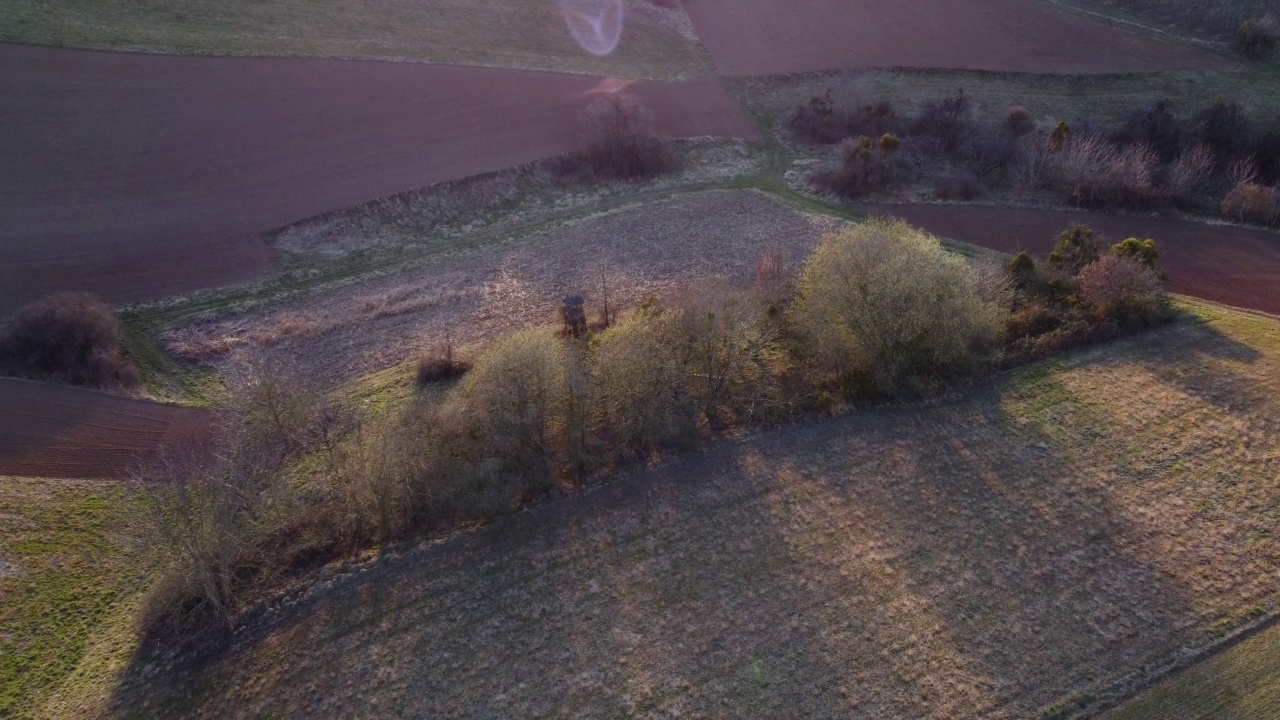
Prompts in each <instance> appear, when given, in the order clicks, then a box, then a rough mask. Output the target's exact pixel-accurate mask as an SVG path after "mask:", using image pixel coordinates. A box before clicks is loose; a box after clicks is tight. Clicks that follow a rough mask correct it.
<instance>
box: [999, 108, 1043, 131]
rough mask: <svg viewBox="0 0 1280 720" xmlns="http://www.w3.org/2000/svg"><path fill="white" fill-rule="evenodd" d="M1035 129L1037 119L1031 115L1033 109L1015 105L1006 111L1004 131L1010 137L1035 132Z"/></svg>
mask: <svg viewBox="0 0 1280 720" xmlns="http://www.w3.org/2000/svg"><path fill="white" fill-rule="evenodd" d="M1035 129H1036V121H1035V118H1034V117H1032V116H1031V111H1030V110H1028V109H1026V108H1024V107H1022V106H1021V105H1014V106H1013V107H1011V108H1009V110H1008V111H1007V112H1006V113H1005V116H1004V131H1005V133H1006V134H1008V135H1009V136H1010V137H1013V138H1020V137H1022V136H1023V135H1027V134H1028V133H1031V132H1034V131H1035Z"/></svg>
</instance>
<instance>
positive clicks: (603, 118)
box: [582, 94, 673, 179]
mask: <svg viewBox="0 0 1280 720" xmlns="http://www.w3.org/2000/svg"><path fill="white" fill-rule="evenodd" d="M583 129H584V134H585V136H586V148H585V149H584V150H583V152H582V158H583V160H584V162H585V164H586V166H587V167H588V168H589V169H590V170H591V172H593V173H594V174H595V175H597V176H599V177H609V178H622V179H634V178H646V177H652V176H654V175H660V174H662V173H664V172H667V171H668V170H670V169H671V168H672V165H673V159H672V153H671V150H670V148H669V147H668V143H667V141H666V140H665V139H664V138H663V137H661V136H660V135H659V134H658V132H657V130H656V129H655V126H654V121H653V113H652V112H651V111H650V110H649V109H648V108H646V107H645V106H644V105H643V104H642V103H641V102H640V100H639V98H637V97H635V96H634V95H626V94H617V95H603V96H601V97H599V98H597V99H596V100H594V101H592V102H591V104H590V105H588V106H587V109H586V112H585V113H584V116H583Z"/></svg>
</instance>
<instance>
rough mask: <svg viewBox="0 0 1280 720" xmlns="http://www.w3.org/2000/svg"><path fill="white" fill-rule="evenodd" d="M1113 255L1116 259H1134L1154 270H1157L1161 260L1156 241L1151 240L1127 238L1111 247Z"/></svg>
mask: <svg viewBox="0 0 1280 720" xmlns="http://www.w3.org/2000/svg"><path fill="white" fill-rule="evenodd" d="M1111 254H1112V255H1114V256H1115V257H1122V258H1132V259H1134V260H1137V261H1138V262H1140V263H1142V264H1143V265H1146V266H1147V267H1149V268H1151V269H1152V270H1155V269H1156V263H1157V262H1158V261H1159V260H1160V250H1159V249H1157V248H1156V241H1155V240H1151V239H1147V240H1141V239H1139V238H1125V239H1124V240H1121V241H1120V242H1118V243H1116V244H1115V245H1112V246H1111Z"/></svg>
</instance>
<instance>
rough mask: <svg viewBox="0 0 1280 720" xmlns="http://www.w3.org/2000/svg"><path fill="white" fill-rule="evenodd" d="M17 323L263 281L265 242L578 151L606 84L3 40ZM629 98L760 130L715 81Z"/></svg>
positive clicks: (1, 139) (6, 227)
mask: <svg viewBox="0 0 1280 720" xmlns="http://www.w3.org/2000/svg"><path fill="white" fill-rule="evenodd" d="M0 67H3V68H4V70H3V72H0V127H3V128H5V130H4V132H3V133H0V157H2V158H4V168H5V172H4V173H0V217H2V218H3V222H2V223H0V315H4V314H7V313H8V312H11V311H12V310H13V309H14V308H15V307H17V306H18V305H20V304H22V303H23V302H26V301H29V300H31V299H32V298H34V297H37V296H39V295H41V294H44V293H47V292H50V291H52V290H57V289H77V290H90V291H93V292H97V293H99V294H101V295H103V296H104V297H106V298H108V299H109V300H111V301H113V302H116V303H126V302H134V301H141V300H147V299H153V298H159V297H164V296H168V295H173V294H176V293H181V292H183V291H187V290H192V289H198V288H206V287H214V286H219V285H225V284H228V283H232V282H236V281H244V280H247V279H250V278H252V277H255V276H257V275H259V274H261V273H262V272H264V271H265V270H266V269H267V268H268V267H269V265H270V261H271V256H270V253H269V251H268V250H267V248H265V247H264V246H263V245H262V244H261V243H260V242H259V241H258V239H257V238H258V235H259V234H260V233H261V232H262V231H264V230H268V229H270V228H273V227H277V226H280V225H284V224H287V223H291V222H295V221H297V220H301V219H304V218H307V217H311V216H314V215H317V214H320V213H323V212H327V211H331V210H336V209H340V208H344V207H349V206H351V205H355V204H359V203H361V202H364V201H367V200H371V199H374V198H377V197H381V196H385V195H389V194H393V193H397V192H401V191H404V190H407V189H410V188H414V187H419V186H422V185H427V184H430V183H435V182H440V181H444V180H451V179H456V178H461V177H466V176H470V175H475V174H478V173H483V172H489V171H493V170H498V169H501V168H505V167H510V166H513V165H518V164H521V163H526V162H530V161H533V160H537V159H540V158H545V157H550V156H553V155H557V154H561V153H564V152H567V151H569V150H571V149H573V148H574V146H575V143H576V142H577V125H578V123H577V118H578V113H579V112H580V110H581V108H582V107H583V106H584V105H586V103H587V102H589V101H590V99H591V98H592V97H594V95H595V94H597V93H599V92H605V91H608V90H609V89H612V88H614V87H617V86H620V85H621V83H617V82H611V81H602V80H601V79H600V78H594V77H589V76H577V75H557V74H552V73H533V72H519V71H511V70H494V69H487V68H475V67H458V66H445V65H418V64H397V63H353V62H341V61H326V60H291V59H260V58H253V59H246V58H199V57H177V56H158V55H141V54H128V53H98V52H82V51H67V50H54V49H47V48H36V47H25V46H14V45H0ZM627 91H628V92H633V93H635V94H637V95H639V96H641V97H642V98H643V99H644V100H645V102H646V103H647V104H648V105H649V106H650V107H652V108H653V109H654V111H655V114H656V116H657V119H658V123H659V125H660V126H661V129H663V130H664V131H666V132H669V133H671V134H672V135H676V136H701V135H717V136H731V137H754V136H755V133H756V130H755V128H754V126H753V125H752V124H751V122H750V120H749V119H748V118H747V116H746V114H745V113H744V112H742V111H741V109H739V108H738V106H737V105H736V104H735V103H734V101H733V100H732V99H731V98H730V97H729V95H728V94H727V93H726V92H725V91H724V90H723V89H722V88H721V87H720V85H719V84H717V83H715V82H714V81H698V82H687V83H664V82H637V83H634V84H632V85H630V86H627Z"/></svg>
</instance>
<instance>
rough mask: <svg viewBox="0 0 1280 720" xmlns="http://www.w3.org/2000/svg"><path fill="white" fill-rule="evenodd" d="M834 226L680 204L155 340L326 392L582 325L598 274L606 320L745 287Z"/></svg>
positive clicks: (763, 201) (769, 210) (698, 196)
mask: <svg viewBox="0 0 1280 720" xmlns="http://www.w3.org/2000/svg"><path fill="white" fill-rule="evenodd" d="M837 222H838V221H836V220H834V219H832V218H829V217H818V216H811V215H807V214H805V213H802V212H800V211H798V210H796V209H794V208H792V207H790V206H788V205H786V204H784V203H782V202H779V201H778V200H775V199H773V198H771V197H769V196H768V195H765V194H764V193H760V192H756V191H749V190H742V191H707V192H700V193H692V194H687V195H681V196H678V197H675V198H672V199H669V200H665V201H661V202H656V203H651V204H645V205H640V206H635V207H630V208H625V209H622V210H619V211H616V212H612V213H609V214H604V215H599V216H595V217H589V218H587V219H584V220H582V221H580V222H575V223H572V224H568V225H565V226H562V227H557V228H552V229H548V230H545V231H543V232H539V233H536V234H533V235H532V236H528V237H522V238H520V239H519V240H517V241H515V242H513V243H512V244H510V245H506V244H504V245H499V246H498V247H496V248H488V249H481V250H477V251H473V252H470V253H467V254H463V255H460V256H457V257H446V258H444V259H442V260H440V261H438V262H436V263H434V264H432V265H430V266H428V267H426V268H423V269H419V270H412V271H407V272H403V273H399V274H397V275H394V276H391V277H388V278H385V279H379V280H374V281H371V282H365V283H360V284H358V285H354V286H350V287H345V288H339V289H337V290H334V291H331V292H328V293H324V294H320V295H316V296H311V297H307V298H304V299H302V300H300V301H298V302H295V303H291V304H290V305H289V306H287V307H283V308H279V309H277V310H274V311H272V312H269V313H261V314H248V315H244V316H236V317H231V318H227V319H223V320H219V321H215V322H209V323H202V324H196V325H192V326H189V327H185V328H180V329H177V330H175V331H173V332H170V333H169V334H168V335H167V338H166V339H167V340H168V342H169V345H170V347H171V348H172V349H174V350H176V351H177V352H178V353H179V354H181V355H185V356H188V357H192V358H194V359H209V358H216V357H220V356H227V355H231V356H234V354H235V353H236V352H242V351H247V352H266V353H267V358H268V359H269V360H270V361H271V362H273V363H290V364H294V365H300V366H301V367H300V368H299V370H300V371H302V373H303V374H304V375H306V376H307V377H310V378H312V379H315V380H316V381H319V382H321V383H322V384H324V385H334V384H338V383H342V382H345V381H348V380H352V379H354V378H356V377H359V376H361V375H364V374H367V373H370V372H374V371H377V370H383V369H385V368H387V367H389V366H392V365H395V364H397V363H400V362H403V361H405V360H408V359H412V358H414V357H416V356H418V355H419V354H420V353H423V352H431V351H435V350H436V349H437V348H438V347H439V346H440V343H441V342H442V341H443V338H444V334H445V331H446V330H447V331H448V332H449V333H450V335H451V337H452V340H453V342H454V343H456V344H458V345H460V346H466V345H469V344H472V343H477V342H480V341H483V340H485V339H487V338H493V337H496V336H498V335H501V334H502V333H506V332H511V331H512V330H514V329H517V328H523V327H528V326H530V325H538V324H543V323H554V322H556V311H557V308H558V307H559V303H560V300H561V298H563V297H564V296H565V295H569V294H579V293H580V294H584V295H585V296H586V297H587V305H588V311H589V313H590V316H591V318H592V319H593V320H594V319H595V318H596V317H597V315H598V313H599V312H600V309H601V292H600V288H601V273H604V276H605V277H607V278H608V284H609V292H610V295H611V298H612V299H611V303H612V304H613V308H614V311H615V312H616V311H618V310H619V309H621V308H629V307H634V306H635V305H637V304H639V303H640V302H643V301H644V299H645V298H646V297H648V296H649V295H650V294H651V293H658V294H662V293H663V292H665V291H668V290H670V289H671V288H672V287H673V286H676V285H679V284H688V283H693V282H696V281H697V280H700V279H705V278H707V277H709V276H712V275H721V276H725V277H731V278H734V279H749V278H750V277H751V273H752V270H753V268H754V267H755V263H756V260H757V259H759V257H760V255H761V253H762V252H763V251H764V250H765V249H766V248H768V247H773V246H776V247H778V248H779V249H781V250H783V251H784V252H785V253H786V256H787V257H788V258H789V260H790V261H791V262H793V263H799V261H800V260H801V259H803V257H804V256H805V255H806V254H807V253H808V252H809V251H810V250H812V248H813V246H814V245H815V244H817V241H818V239H819V238H820V237H821V235H822V233H823V232H825V231H827V230H829V229H831V228H832V227H834V225H835V224H836V223H837ZM329 242H338V240H337V239H334V238H331V239H329Z"/></svg>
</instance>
